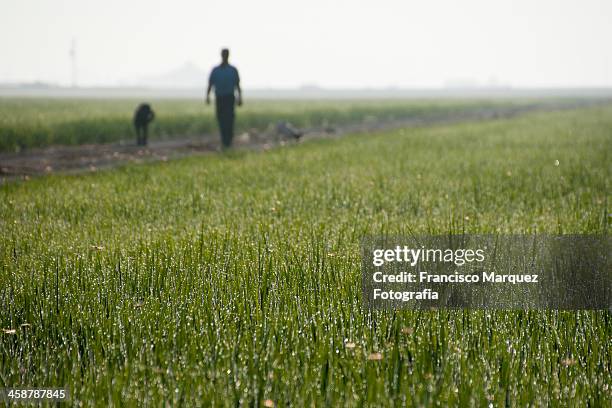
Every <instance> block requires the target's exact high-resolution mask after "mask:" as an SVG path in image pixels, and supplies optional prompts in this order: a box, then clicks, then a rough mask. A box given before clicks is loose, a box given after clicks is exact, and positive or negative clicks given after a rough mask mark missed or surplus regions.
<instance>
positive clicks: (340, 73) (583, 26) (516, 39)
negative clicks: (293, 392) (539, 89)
mask: <svg viewBox="0 0 612 408" xmlns="http://www.w3.org/2000/svg"><path fill="white" fill-rule="evenodd" d="M72 38H76V43H77V55H78V73H79V84H80V85H92V84H98V85H101V84H114V83H117V81H119V80H122V79H126V78H135V77H139V76H146V75H154V74H159V73H163V72H165V71H169V70H172V69H174V68H176V67H178V66H181V65H182V64H184V63H185V62H187V61H192V62H194V63H196V64H197V65H199V66H201V67H202V68H205V69H206V70H208V69H209V68H210V67H211V66H212V65H213V64H215V63H217V60H218V58H219V57H218V54H219V49H220V48H221V47H223V46H228V47H230V48H231V50H232V63H234V64H235V65H236V66H237V67H238V68H239V70H240V72H241V76H242V82H243V86H244V87H246V88H260V87H293V86H300V85H303V84H317V85H320V86H325V87H345V88H359V87H388V86H398V87H435V86H443V85H444V84H445V83H446V82H447V81H458V80H459V81H460V80H468V79H469V80H475V81H478V82H480V83H487V82H491V81H497V82H500V83H505V84H511V85H513V86H528V87H535V86H612V40H611V39H612V1H611V0H422V1H410V0H403V1H399V0H398V1H395V0H376V1H359V0H351V1H338V0H336V1H335V0H303V1H300V2H296V1H291V0H246V1H222V0H217V1H209V0H169V1H155V0H105V1H89V0H0V82H2V81H31V80H43V81H51V82H56V83H62V84H68V83H69V82H70V59H69V49H70V43H71V40H72ZM204 81H205V79H204V80H203V82H204Z"/></svg>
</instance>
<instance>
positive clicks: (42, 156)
mask: <svg viewBox="0 0 612 408" xmlns="http://www.w3.org/2000/svg"><path fill="white" fill-rule="evenodd" d="M596 103H601V101H579V102H576V101H573V102H570V103H562V104H558V105H557V104H546V105H541V104H537V103H534V104H533V105H521V106H516V107H499V106H497V107H495V106H492V107H483V108H482V109H479V110H477V111H474V112H458V113H457V114H453V115H446V116H444V117H438V118H410V119H399V120H394V121H379V120H376V119H375V118H369V119H366V120H364V121H362V122H360V123H354V124H348V125H341V126H335V127H327V128H311V129H303V131H304V136H303V137H302V139H301V140H309V139H317V138H329V137H340V136H343V135H345V134H348V133H364V132H373V131H380V130H390V129H397V128H404V127H416V126H427V125H435V124H444V123H457V122H465V121H477V120H491V119H500V118H509V117H514V116H517V115H520V114H524V113H527V112H532V111H551V110H561V109H574V108H578V107H584V106H588V105H593V104H596ZM272 127H273V126H272ZM217 139H218V137H217V136H216V135H202V136H200V137H192V138H182V139H180V138H177V139H171V140H161V141H152V142H151V143H149V146H147V147H144V148H143V147H141V146H136V145H134V144H133V143H134V142H133V141H130V142H121V143H112V144H97V145H96V144H89V145H79V146H53V147H48V148H41V149H30V150H27V151H24V152H21V153H0V183H2V182H7V181H10V180H15V179H28V178H30V177H32V176H37V175H44V174H50V173H55V172H62V173H66V172H68V173H71V172H88V171H89V172H93V171H98V170H100V169H104V168H109V167H114V166H117V165H121V164H126V163H142V162H146V161H154V160H162V161H166V160H171V159H175V158H179V157H184V156H189V155H196V154H204V153H210V152H215V151H218V150H219V141H218V140H217ZM234 143H235V146H236V147H237V148H247V149H263V150H266V149H269V148H271V147H273V146H277V145H282V144H285V143H294V141H293V140H287V139H286V138H283V137H282V136H281V135H278V134H277V133H276V132H275V131H274V130H267V131H258V130H251V131H249V132H245V133H242V134H239V135H237V136H236V137H235V139H234Z"/></svg>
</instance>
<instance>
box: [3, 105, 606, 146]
mask: <svg viewBox="0 0 612 408" xmlns="http://www.w3.org/2000/svg"><path fill="white" fill-rule="evenodd" d="M601 100H602V99H593V98H591V99H589V98H540V99H528V98H524V99H467V100H461V99H439V100H437V99H429V100H427V99H423V100H402V99H395V100H394V99H380V100H318V101H311V100H285V101H282V100H281V101H278V100H276V101H272V100H261V99H260V100H249V99H248V97H247V99H246V101H245V105H244V106H243V107H241V108H239V110H238V113H237V123H236V126H237V130H238V133H240V132H242V131H246V130H248V129H257V130H259V131H261V130H264V129H266V128H268V127H269V126H274V125H275V124H276V123H277V122H278V121H289V122H291V123H292V124H294V125H295V126H297V127H300V128H314V127H332V128H333V127H334V126H340V125H345V124H359V123H363V122H372V121H376V122H381V123H384V122H390V121H391V122H392V121H406V120H413V121H415V123H428V122H440V121H453V120H455V121H456V120H466V119H482V118H494V117H507V116H511V115H513V114H515V113H518V112H524V111H527V110H533V109H557V108H563V107H572V106H578V105H582V104H591V103H597V102H601ZM140 102H142V100H140V99H130V98H117V99H101V98H97V99H96V98H89V99H75V98H63V99H62V98H13V97H4V98H0V151H4V152H19V151H23V150H25V149H30V148H34V147H45V146H52V145H80V144H90V143H111V142H119V141H124V142H127V143H133V141H134V138H135V135H134V131H133V127H132V115H133V113H134V110H135V108H136V106H137V105H138V104H139V103H140ZM149 102H150V103H151V104H152V107H153V109H154V111H155V112H156V115H157V117H156V120H155V121H154V122H153V123H152V126H151V129H150V139H151V140H160V139H173V138H184V137H192V136H201V135H204V134H212V133H216V131H217V127H216V126H217V125H216V121H215V117H214V111H213V106H212V105H211V106H206V105H205V104H204V100H203V99H202V100H198V99H153V100H149ZM213 103H214V102H213Z"/></svg>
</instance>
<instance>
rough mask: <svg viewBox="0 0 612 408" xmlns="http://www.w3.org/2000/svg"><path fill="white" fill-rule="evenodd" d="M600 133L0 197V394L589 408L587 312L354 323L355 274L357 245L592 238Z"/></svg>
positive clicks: (591, 379) (600, 396) (42, 185)
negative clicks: (419, 236) (44, 390)
mask: <svg viewBox="0 0 612 408" xmlns="http://www.w3.org/2000/svg"><path fill="white" fill-rule="evenodd" d="M610 129H612V107H610V106H605V107H596V108H590V109H584V110H576V111H565V112H556V113H555V112H553V113H541V114H532V115H528V116H524V117H521V118H517V119H512V120H495V121H489V122H481V123H474V124H470V123H467V124H461V125H452V126H451V125H449V126H437V127H428V128H421V129H406V130H400V131H394V132H386V133H380V134H369V135H355V136H347V137H345V138H342V139H339V140H333V141H332V140H319V141H313V142H308V143H303V144H301V145H297V146H291V147H285V148H279V149H274V150H271V151H268V152H234V153H230V154H227V155H209V156H205V157H193V158H187V159H182V160H177V161H171V162H167V163H153V164H145V165H140V166H126V167H122V168H118V169H114V170H111V171H103V172H99V173H94V174H83V175H73V176H48V177H43V178H39V179H33V180H30V181H27V182H19V183H11V184H7V185H3V186H1V187H0V230H1V232H2V234H1V235H0V282H2V285H1V287H0V310H1V312H0V325H1V327H2V328H3V329H7V330H6V331H5V332H0V387H17V386H20V387H25V386H38V387H43V386H46V387H50V386H57V387H68V388H69V389H70V392H71V394H72V395H71V398H72V401H73V402H74V403H75V404H77V403H78V404H83V405H84V406H91V405H93V404H97V405H107V404H108V405H115V406H136V405H152V406H159V405H162V403H163V402H165V401H168V402H169V404H171V405H178V404H182V405H184V406H206V405H209V404H214V405H219V406H232V405H250V404H253V405H262V404H263V403H264V401H266V400H270V401H268V403H270V402H274V403H275V404H276V405H278V406H286V405H296V406H303V405H308V406H310V405H311V404H314V405H316V406H323V405H331V406H338V405H343V404H344V405H350V406H358V405H361V404H367V405H373V406H387V405H393V404H395V405H400V406H403V405H408V406H423V405H436V404H439V405H442V406H445V405H457V406H475V407H481V406H488V405H489V404H492V405H493V406H527V405H530V404H533V405H535V406H549V405H551V406H557V405H561V406H585V405H589V406H610V404H612V388H611V386H610V384H612V372H611V369H612V340H611V339H612V318H611V316H610V313H609V312H603V311H584V312H555V311H549V312H537V311H524V312H521V311H495V312H493V311H490V312H489V311H426V312H409V311H402V312H375V313H370V312H367V311H365V310H363V309H362V307H361V300H360V296H361V295H360V282H361V277H360V258H359V241H360V239H361V237H362V236H364V235H366V234H385V233H388V234H403V233H406V232H408V231H411V232H415V233H433V234H446V233H449V232H462V231H466V232H479V233H489V232H503V233H523V232H530V233H532V232H549V233H574V232H575V233H595V232H597V233H600V232H604V231H607V228H608V226H609V225H610V222H611V221H610V220H611V218H610V214H609V213H610V209H609V204H608V203H609V198H610V182H609V180H610V175H611V164H610V163H611V161H610V157H609V156H610V152H611V151H612V149H611V148H612V134H611V133H610ZM8 329H12V330H15V332H14V333H13V332H12V331H9V330H8Z"/></svg>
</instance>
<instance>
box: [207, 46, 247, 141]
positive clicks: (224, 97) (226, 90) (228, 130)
mask: <svg viewBox="0 0 612 408" xmlns="http://www.w3.org/2000/svg"><path fill="white" fill-rule="evenodd" d="M228 60H229V50H228V49H227V48H224V49H223V50H221V64H220V65H218V66H216V67H215V68H213V70H212V72H211V73H210V78H209V79H208V89H207V91H206V104H210V91H211V90H212V88H213V87H214V88H215V107H216V112H217V122H219V131H220V133H221V144H222V146H223V148H224V149H226V148H228V147H230V146H231V145H232V138H233V137H234V105H238V106H240V105H242V90H241V89H240V77H239V76H238V70H237V69H236V68H235V67H234V66H232V65H230V64H229V62H228ZM236 93H237V98H236Z"/></svg>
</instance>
